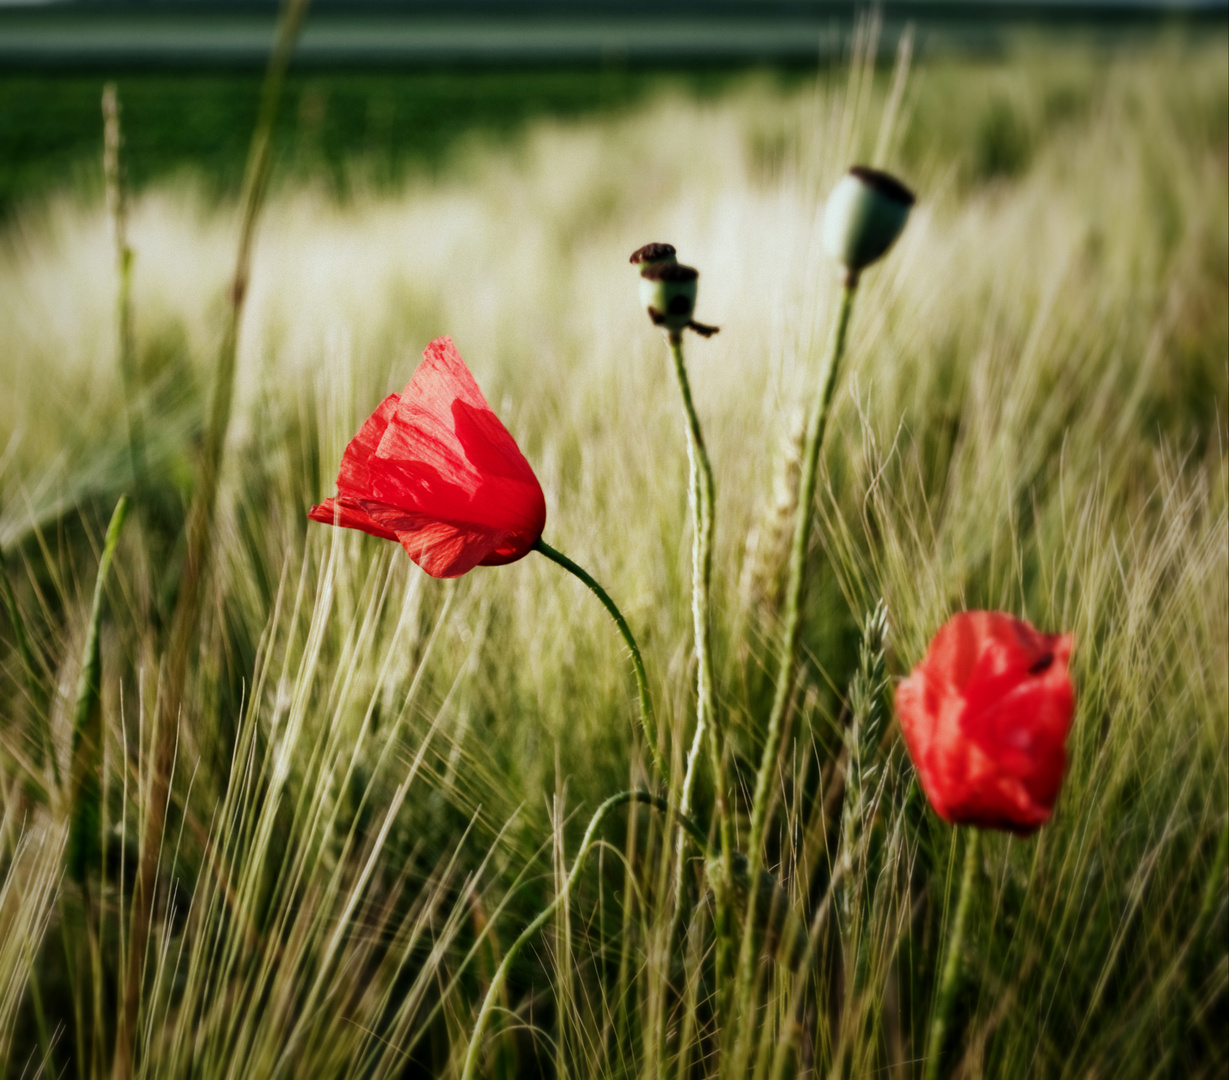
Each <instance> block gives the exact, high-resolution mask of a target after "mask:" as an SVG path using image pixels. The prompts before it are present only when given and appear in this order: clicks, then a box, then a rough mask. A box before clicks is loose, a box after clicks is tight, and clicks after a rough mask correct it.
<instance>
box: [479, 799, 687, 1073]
mask: <svg viewBox="0 0 1229 1080" xmlns="http://www.w3.org/2000/svg"><path fill="white" fill-rule="evenodd" d="M630 802H637V803H644V804H645V805H646V806H653V807H656V808H657V809H658V810H662V811H668V810H669V804H668V803H667V802H666V800H665V799H663V798H662V797H661V796H660V795H652V794H650V793H649V792H647V791H621V792H619V794H617V795H612V796H611V797H610V798H609V799H607V800H606V801H605V802H604V803H602V805H601V806H599V807H598V808H597V810H596V811H595V813H594V815H593V817H592V819H591V820H590V821H589V827H588V828H587V829H586V830H585V835H584V837H583V838H582V840H581V842H580V848H579V850H578V851H577V852H576V861H575V862H573V863H572V869H571V871H570V872H569V873H568V876H567V877H566V878H565V879H564V882H563V888H562V889H560V890H559V892H558V893H557V894H556V896H555V899H554V900H552V901H551V902H550V903H549V904H548V905H547V906H546V907H545V908H544V909H543V910H542V911H541V912H539V913H538V915H537V917H536V918H535V919H534V920H533V921H532V922H531V923H530V924H529V925H528V926H526V927H525V929H524V930H522V931H521V934H520V936H519V937H518V938H517V939H516V940H515V941H514V942H513V943H512V944H511V945H510V946H509V947H508V951H507V952H506V953H504V958H503V960H501V961H500V964H499V967H498V969H496V971H495V975H494V977H493V978H492V979H491V984H490V986H488V987H487V992H486V997H485V998H483V1000H482V1007H481V1009H479V1011H478V1019H477V1020H476V1021H475V1022H474V1031H473V1034H472V1035H470V1037H469V1047H468V1049H467V1050H466V1052H465V1066H464V1069H463V1070H462V1073H461V1078H462V1080H473V1078H474V1077H475V1076H476V1075H477V1070H478V1060H479V1058H480V1057H481V1056H482V1042H483V1037H484V1036H485V1034H486V1029H487V1027H488V1026H489V1024H490V1022H491V1016H492V1014H493V1012H494V1009H495V1005H496V1002H497V1001H498V1000H499V997H500V995H501V993H502V992H503V986H504V983H505V982H506V981H507V978H508V972H509V971H510V970H511V969H512V965H513V963H514V962H515V961H516V958H517V957H518V956H519V955H520V953H521V950H522V949H524V948H525V946H526V945H527V944H529V942H530V941H531V940H533V937H534V935H535V934H536V933H537V932H538V931H539V930H541V929H542V927H544V926H545V925H546V924H547V923H548V922H550V920H551V918H552V917H553V916H554V914H555V912H556V911H557V910H558V908H559V906H560V905H561V904H565V903H567V900H568V898H569V897H570V896H571V893H572V887H573V886H574V885H575V884H576V879H577V878H578V877H580V872H581V870H583V869H584V865H585V859H586V857H587V856H588V854H589V851H590V850H591V849H592V847H593V844H594V842H595V841H596V839H597V832H598V829H600V828H601V827H602V824H603V822H605V820H606V818H607V817H609V816H610V814H611V812H612V811H614V810H617V809H618V808H619V807H620V806H623V805H625V804H626V803H630ZM678 817H679V821H680V823H681V824H682V826H683V828H684V829H686V830H687V831H688V832H689V833H690V834H691V835H692V836H693V837H695V838H696V841H697V843H699V844H700V845H701V847H703V846H704V845H705V844H706V843H707V839H706V837H705V835H704V831H703V830H702V829H701V828H700V827H699V826H698V825H697V824H696V823H695V822H694V821H692V820H691V819H690V818H688V817H685V816H683V815H679V816H678Z"/></svg>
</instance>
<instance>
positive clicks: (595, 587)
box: [533, 537, 669, 780]
mask: <svg viewBox="0 0 1229 1080" xmlns="http://www.w3.org/2000/svg"><path fill="white" fill-rule="evenodd" d="M533 550H534V551H537V552H540V553H541V554H543V555H545V556H546V557H547V558H548V559H550V560H551V562H554V563H558V564H559V565H560V566H562V567H563V568H564V569H565V570H566V571H567V572H568V573H569V574H572V575H573V576H574V577H577V578H579V579H580V580H581V581H582V582H584V583H585V585H587V586H588V587H589V591H590V592H592V593H593V595H594V596H596V597H597V598H598V600H600V601H601V602H602V607H604V608H605V609H606V611H607V612H608V613H609V614H610V617H611V618H612V619H614V622H615V626H617V627H618V628H619V633H620V634H622V635H623V641H624V642H625V643H626V645H627V651H628V653H629V654H630V655H631V659H632V669H633V670H634V671H635V673H636V686H637V689H638V690H639V692H640V724H641V727H642V728H643V729H644V739H645V743H646V744H647V746H648V748H649V753H650V754H651V755H652V757H653V766H654V768H655V769H656V770H657V773H658V775H659V776H660V777H661V779H662V780H667V779H668V776H669V773H668V771H667V769H666V764H665V761H664V759H663V758H662V755H661V751H660V750H659V749H658V746H657V735H656V733H655V732H654V730H653V699H652V698H651V697H650V696H649V679H648V676H647V675H646V674H645V671H644V660H643V659H642V658H641V656H640V646H638V645H637V644H636V639H635V638H634V637H633V636H632V631H631V627H629V626H628V625H627V620H626V619H625V618H623V612H621V611H620V610H619V608H618V606H617V605H616V604H615V602H614V601H613V600H611V599H610V594H609V593H607V592H606V590H605V589H603V588H602V587H601V585H599V584H598V583H597V582H596V581H595V580H594V579H593V576H592V575H591V574H590V573H589V572H588V571H587V570H586V569H585V568H584V567H583V566H580V565H578V564H577V563H574V562H573V561H572V560H571V559H569V558H568V557H567V556H566V555H564V554H563V552H561V551H556V550H555V549H554V548H553V547H551V546H550V544H548V543H547V542H546V541H545V540H543V539H542V538H541V537H538V539H537V541H536V542H535V543H534V545H533Z"/></svg>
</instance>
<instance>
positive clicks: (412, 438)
mask: <svg viewBox="0 0 1229 1080" xmlns="http://www.w3.org/2000/svg"><path fill="white" fill-rule="evenodd" d="M308 516H309V517H310V518H311V519H312V520H313V521H320V522H323V523H324V524H325V525H342V526H345V527H346V528H348V529H361V530H362V531H363V532H367V533H371V535H372V536H379V537H381V538H383V539H385V540H397V541H399V542H400V544H401V546H402V547H404V548H405V550H406V551H407V552H408V553H409V556H410V558H411V559H413V560H414V561H415V562H416V563H418V565H419V566H421V567H422V568H423V569H424V570H425V571H426V572H427V573H428V574H430V575H431V576H432V577H438V578H450V577H460V576H461V575H462V574H464V573H465V572H466V571H468V570H472V569H473V568H474V567H475V566H478V565H479V564H481V565H483V566H498V565H500V564H502V563H509V562H513V561H515V560H516V559H520V558H522V557H523V556H525V555H527V554H528V553H529V551H530V549H531V548H532V547H533V545H534V544H535V543H536V542H537V540H538V538H539V537H540V536H541V535H542V529H543V528H544V527H545V525H546V500H545V499H544V498H543V496H542V486H541V485H540V484H539V483H538V478H537V477H536V476H534V474H533V469H531V468H530V467H529V462H527V461H526V460H525V458H524V455H522V454H521V451H520V449H519V448H518V447H517V445H516V442H515V440H514V439H513V438H512V436H511V435H509V434H508V430H507V428H505V427H504V426H503V424H501V423H500V422H499V417H497V416H496V415H495V413H494V412H492V411H491V407H490V406H489V405H488V404H487V403H486V399H485V398H484V397H483V396H482V391H481V390H479V389H478V384H477V383H476V382H474V377H473V375H471V374H470V371H469V368H467V367H466V366H465V361H464V360H462V359H461V354H460V353H458V352H457V349H456V346H455V345H453V343H452V338H448V337H442V338H437V339H436V340H435V341H433V342H431V344H430V345H428V346H427V348H426V350H425V351H424V352H423V359H422V363H421V364H419V365H418V370H417V371H415V372H414V377H413V378H412V379H411V380H410V383H409V385H408V386H407V387H406V388H405V391H404V392H403V393H401V394H390V395H389V396H388V397H386V398H385V399H384V401H383V402H382V403H381V404H380V407H379V408H378V409H376V411H375V412H373V413H372V414H371V416H369V417H368V418H367V422H366V423H364V424H363V426H362V428H360V429H359V433H358V434H357V435H355V436H354V438H353V439H352V440H351V441H350V445H349V446H347V447H346V452H345V454H344V455H343V456H342V459H341V470H340V472H339V473H338V476H337V497H336V498H335V499H326V500H325V501H324V503H323V504H322V505H320V506H313V507H312V509H311V513H310V514H309V515H308Z"/></svg>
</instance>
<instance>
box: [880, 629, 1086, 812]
mask: <svg viewBox="0 0 1229 1080" xmlns="http://www.w3.org/2000/svg"><path fill="white" fill-rule="evenodd" d="M1071 644H1072V643H1071V638H1070V636H1068V635H1055V634H1043V633H1040V632H1039V631H1037V630H1035V629H1033V627H1031V626H1029V625H1028V623H1026V622H1022V621H1021V620H1019V619H1016V618H1013V617H1012V616H1010V615H1004V614H1002V613H1000V612H985V611H975V612H966V613H963V614H960V615H956V616H955V617H953V618H952V619H951V620H949V621H948V623H947V624H945V625H944V626H943V627H942V629H940V631H939V632H938V633H937V634H936V635H935V638H934V640H933V641H932V642H931V646H930V649H929V650H928V651H927V654H926V657H925V658H924V659H923V660H922V662H921V663H919V664H918V666H917V667H916V668H915V669H914V671H913V674H912V675H911V676H910V677H909V678H908V679H905V680H904V681H903V682H902V683H901V684H900V687H899V688H898V690H897V694H896V708H897V712H898V714H899V715H900V722H901V728H902V730H903V731H904V735H905V743H906V745H907V746H908V749H909V754H910V756H911V757H912V758H913V762H914V764H915V765H916V767H917V770H918V777H919V779H920V781H921V784H922V788H923V790H924V791H925V792H926V795H927V797H928V798H929V800H930V803H931V805H932V806H933V807H934V808H935V811H936V812H937V813H938V814H939V815H940V816H941V817H943V818H944V819H945V820H947V821H951V822H953V823H957V824H972V825H979V826H982V827H985V828H997V829H1009V830H1011V831H1013V832H1018V833H1028V832H1032V831H1033V830H1035V829H1037V828H1038V827H1039V826H1040V825H1041V824H1042V823H1043V822H1045V821H1046V820H1047V819H1048V818H1049V816H1050V811H1051V810H1052V808H1053V806H1054V802H1055V800H1056V799H1057V798H1058V792H1059V788H1060V787H1061V785H1062V777H1063V773H1064V771H1065V770H1066V763H1067V757H1066V749H1065V744H1066V739H1067V732H1068V730H1069V728H1070V726H1071V717H1072V714H1073V712H1074V710H1075V694H1074V690H1073V689H1072V686H1071V679H1070V676H1069V675H1068V673H1067V660H1068V658H1069V657H1070V654H1071Z"/></svg>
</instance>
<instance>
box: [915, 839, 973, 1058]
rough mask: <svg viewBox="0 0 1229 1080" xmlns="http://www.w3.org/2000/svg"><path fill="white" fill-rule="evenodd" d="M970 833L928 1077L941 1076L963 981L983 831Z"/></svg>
mask: <svg viewBox="0 0 1229 1080" xmlns="http://www.w3.org/2000/svg"><path fill="white" fill-rule="evenodd" d="M969 833H970V835H969V839H968V842H967V843H966V844H965V849H964V869H963V870H962V871H961V874H960V893H959V895H958V896H957V898H956V914H955V915H954V916H953V917H952V932H951V934H950V936H949V937H948V941H947V955H946V956H945V957H944V959H943V972H942V974H941V976H940V977H939V990H938V995H937V996H936V998H935V1007H934V1012H933V1013H932V1014H931V1018H930V1034H929V1036H928V1037H927V1039H926V1071H925V1073H924V1077H925V1080H938V1076H939V1060H940V1059H941V1058H942V1056H943V1041H944V1038H945V1036H946V1035H947V1018H948V1015H949V1014H950V1013H951V1011H952V1001H953V1000H954V999H955V997H956V985H957V983H958V982H959V981H960V957H961V953H962V952H963V950H964V930H965V924H966V923H967V922H968V916H969V902H970V900H971V898H972V896H973V877H974V874H975V873H976V871H977V858H978V847H979V846H980V845H979V841H980V840H981V833H980V832H979V831H978V830H977V829H970V830H969Z"/></svg>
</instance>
